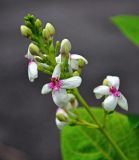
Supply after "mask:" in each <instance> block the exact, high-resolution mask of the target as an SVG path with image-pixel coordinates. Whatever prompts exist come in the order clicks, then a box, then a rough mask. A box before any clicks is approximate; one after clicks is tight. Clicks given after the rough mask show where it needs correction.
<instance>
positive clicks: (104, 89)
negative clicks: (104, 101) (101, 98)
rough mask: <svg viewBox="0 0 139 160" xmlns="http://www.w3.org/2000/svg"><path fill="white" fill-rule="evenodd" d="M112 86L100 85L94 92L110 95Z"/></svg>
mask: <svg viewBox="0 0 139 160" xmlns="http://www.w3.org/2000/svg"><path fill="white" fill-rule="evenodd" d="M109 91H110V88H109V87H108V86H103V85H101V86H98V87H96V88H95V89H94V91H93V92H94V93H96V94H99V95H109V93H110V92H109Z"/></svg>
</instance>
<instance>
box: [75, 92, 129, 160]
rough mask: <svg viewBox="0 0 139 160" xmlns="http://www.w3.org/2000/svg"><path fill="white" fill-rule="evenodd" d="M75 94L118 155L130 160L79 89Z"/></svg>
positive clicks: (122, 158)
mask: <svg viewBox="0 0 139 160" xmlns="http://www.w3.org/2000/svg"><path fill="white" fill-rule="evenodd" d="M74 94H75V96H76V97H77V99H78V100H79V101H80V102H81V104H82V105H83V107H85V109H86V111H87V112H88V114H89V115H90V117H91V118H92V120H93V121H94V122H95V123H96V124H97V125H98V127H99V128H98V129H99V130H100V132H101V133H102V134H103V135H104V136H105V138H106V139H107V140H108V141H109V142H110V143H111V145H112V146H113V148H114V149H115V151H116V152H117V154H118V155H119V157H120V158H121V160H128V159H127V157H126V156H125V154H124V153H123V152H122V150H121V149H120V148H119V146H118V145H117V144H116V142H115V141H114V140H113V139H112V137H111V136H110V135H109V133H108V132H107V131H106V130H105V128H103V126H102V125H101V123H100V122H99V121H98V120H97V118H96V117H95V115H94V114H93V112H92V111H91V108H90V107H89V105H88V104H87V102H86V101H85V100H84V98H83V97H82V96H81V94H80V93H79V91H78V89H74Z"/></svg>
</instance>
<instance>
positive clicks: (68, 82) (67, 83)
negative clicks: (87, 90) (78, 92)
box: [61, 76, 82, 89]
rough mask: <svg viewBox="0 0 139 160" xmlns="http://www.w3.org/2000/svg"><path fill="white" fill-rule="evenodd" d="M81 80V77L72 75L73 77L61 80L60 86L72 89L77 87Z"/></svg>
mask: <svg viewBox="0 0 139 160" xmlns="http://www.w3.org/2000/svg"><path fill="white" fill-rule="evenodd" d="M81 82H82V79H81V77H79V76H74V77H71V78H68V79H64V80H62V83H63V84H62V86H61V87H62V88H66V89H73V88H77V87H79V86H80V84H81Z"/></svg>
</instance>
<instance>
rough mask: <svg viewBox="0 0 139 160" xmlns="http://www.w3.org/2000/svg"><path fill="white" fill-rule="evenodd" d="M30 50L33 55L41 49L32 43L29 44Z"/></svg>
mask: <svg viewBox="0 0 139 160" xmlns="http://www.w3.org/2000/svg"><path fill="white" fill-rule="evenodd" d="M29 51H30V53H31V54H32V55H36V54H37V53H39V51H40V50H39V48H38V46H36V45H35V44H33V43H31V44H30V45H29Z"/></svg>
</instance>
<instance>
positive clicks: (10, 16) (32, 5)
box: [0, 0, 139, 160]
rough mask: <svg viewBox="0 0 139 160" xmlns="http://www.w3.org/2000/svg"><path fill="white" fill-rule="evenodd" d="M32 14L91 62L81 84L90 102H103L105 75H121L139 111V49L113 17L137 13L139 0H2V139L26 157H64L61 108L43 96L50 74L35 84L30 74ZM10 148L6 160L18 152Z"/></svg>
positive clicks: (54, 159)
mask: <svg viewBox="0 0 139 160" xmlns="http://www.w3.org/2000/svg"><path fill="white" fill-rule="evenodd" d="M27 13H32V14H34V15H36V16H37V17H39V18H41V19H42V20H43V22H44V23H46V22H52V23H53V24H54V26H55V27H56V31H57V33H56V36H55V38H56V39H59V40H62V39H63V38H69V39H70V40H71V42H72V53H77V54H82V55H84V56H85V57H86V58H87V59H88V60H89V64H88V65H87V66H86V68H85V70H84V74H83V83H82V86H81V87H80V90H81V93H82V94H83V96H84V97H85V98H86V99H87V101H88V102H89V104H91V105H97V104H100V102H101V101H99V102H97V101H96V100H95V97H94V95H93V92H92V90H93V88H94V87H95V86H97V85H98V84H100V83H101V81H102V80H103V79H104V78H105V76H106V75H108V74H111V75H118V76H120V77H121V91H122V92H123V93H124V94H125V95H126V97H127V98H128V101H129V112H133V113H139V106H138V99H139V98H138V95H139V85H138V83H139V70H138V66H139V49H138V48H137V47H136V46H134V45H133V44H132V43H131V42H130V41H128V40H127V39H126V38H125V37H124V36H123V35H122V34H121V33H120V32H119V30H118V29H117V28H116V27H115V26H114V25H113V24H112V23H111V21H110V17H111V16H114V15H120V14H134V15H135V14H136V15H138V14H139V1H138V0H122V1H121V0H90V1H89V0H84V1H83V0H82V1H81V0H78V1H77V0H70V1H66V0H63V1H61V0H58V1H52V0H50V1H47V0H11V1H10V0H0V142H1V143H2V144H6V145H8V146H11V147H14V148H17V149H19V150H21V151H23V152H24V153H25V154H26V155H27V158H25V159H31V160H61V154H60V138H59V137H60V134H59V130H58V129H57V127H56V125H55V110H56V108H57V107H56V106H55V105H54V103H53V102H52V98H51V94H49V95H45V96H42V95H41V94H40V92H41V87H42V85H43V84H44V83H46V82H47V81H48V77H47V76H45V75H43V74H40V75H39V78H38V79H37V80H36V81H35V82H34V83H30V82H29V81H28V77H27V61H26V60H25V59H24V55H25V54H26V52H27V48H28V44H29V41H28V40H26V39H25V38H23V37H22V36H21V35H20V30H19V27H20V25H21V24H23V17H24V16H25V15H26V14H27ZM117 108H118V107H117ZM120 111H121V110H120ZM11 150H12V149H11V148H10V149H9V150H8V149H6V148H3V146H2V147H0V157H1V159H2V160H3V159H4V157H5V156H6V155H7V154H8V155H9V159H8V160H11V157H12V155H14V154H13V153H15V154H17V152H18V151H16V150H12V151H11ZM2 153H3V154H2ZM11 153H12V155H11ZM18 153H19V154H20V152H18ZM21 157H22V155H21ZM13 159H14V158H13ZM15 159H16V158H15ZM15 159H14V160H15ZM17 159H18V160H19V159H22V158H17Z"/></svg>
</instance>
